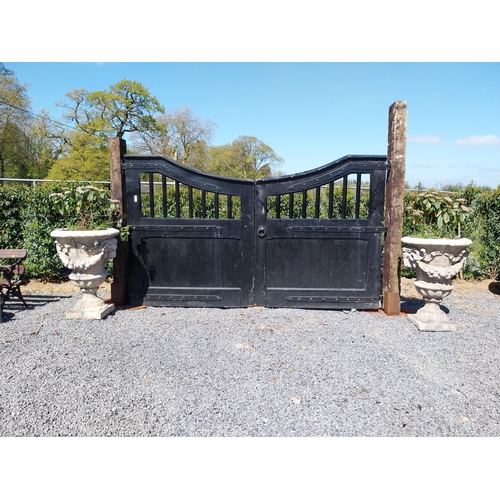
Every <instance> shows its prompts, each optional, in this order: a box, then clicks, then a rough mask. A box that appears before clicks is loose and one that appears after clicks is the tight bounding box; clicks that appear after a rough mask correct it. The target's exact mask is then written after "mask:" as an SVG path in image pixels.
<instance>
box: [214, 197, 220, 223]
mask: <svg viewBox="0 0 500 500" xmlns="http://www.w3.org/2000/svg"><path fill="white" fill-rule="evenodd" d="M214 204H215V207H214V208H215V218H216V219H218V218H219V193H215V201H214Z"/></svg>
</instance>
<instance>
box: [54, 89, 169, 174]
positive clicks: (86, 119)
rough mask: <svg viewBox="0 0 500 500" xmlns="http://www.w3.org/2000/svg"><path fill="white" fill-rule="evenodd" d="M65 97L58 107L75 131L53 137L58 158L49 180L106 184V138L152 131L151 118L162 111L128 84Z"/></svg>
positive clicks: (143, 92) (151, 98)
mask: <svg viewBox="0 0 500 500" xmlns="http://www.w3.org/2000/svg"><path fill="white" fill-rule="evenodd" d="M66 96H67V98H68V101H67V102H65V103H59V106H60V107H62V108H64V109H65V110H66V112H65V115H64V118H65V119H66V120H68V121H69V122H70V123H71V124H72V125H75V127H76V128H74V129H73V130H69V129H66V130H59V131H58V132H57V133H55V134H54V135H53V138H54V139H55V140H57V141H58V142H57V144H58V147H59V158H58V159H57V161H56V162H55V163H54V164H53V166H52V168H51V169H50V170H49V172H48V177H49V178H51V179H75V180H109V151H108V139H109V137H113V136H116V137H123V136H124V134H126V133H133V132H144V131H145V130H150V129H154V128H155V127H156V121H155V118H154V115H155V114H156V113H162V112H163V111H164V108H163V106H162V105H161V104H160V103H159V101H158V99H156V97H154V96H152V95H151V94H150V93H149V91H148V90H147V89H146V88H145V87H144V86H143V85H142V84H140V83H139V82H135V81H130V80H121V81H119V82H118V83H116V84H114V85H111V86H110V87H109V89H108V90H99V91H94V92H89V91H88V90H86V89H75V90H72V91H71V92H68V93H67V94H66Z"/></svg>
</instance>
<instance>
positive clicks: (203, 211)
mask: <svg viewBox="0 0 500 500" xmlns="http://www.w3.org/2000/svg"><path fill="white" fill-rule="evenodd" d="M201 218H202V219H206V218H207V192H206V191H205V190H204V189H203V190H202V192H201Z"/></svg>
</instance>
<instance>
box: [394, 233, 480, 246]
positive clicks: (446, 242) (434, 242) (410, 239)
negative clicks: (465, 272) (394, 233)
mask: <svg viewBox="0 0 500 500" xmlns="http://www.w3.org/2000/svg"><path fill="white" fill-rule="evenodd" d="M401 241H402V242H403V244H405V245H416V246H420V245H427V246H447V247H468V246H470V245H472V240H470V239H469V238H421V237H417V236H405V237H404V238H402V239H401Z"/></svg>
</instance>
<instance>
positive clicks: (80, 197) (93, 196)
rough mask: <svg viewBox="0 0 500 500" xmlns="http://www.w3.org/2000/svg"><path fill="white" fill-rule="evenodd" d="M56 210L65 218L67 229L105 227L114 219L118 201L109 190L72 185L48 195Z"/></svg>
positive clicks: (118, 205) (118, 204) (109, 225)
mask: <svg viewBox="0 0 500 500" xmlns="http://www.w3.org/2000/svg"><path fill="white" fill-rule="evenodd" d="M49 198H50V200H51V201H52V203H53V205H54V207H55V208H56V210H57V211H58V212H59V213H60V214H61V215H62V216H63V217H64V218H65V220H67V227H68V229H79V230H89V229H106V228H108V227H111V225H112V223H113V222H114V221H115V219H116V217H117V214H118V209H119V207H120V202H119V201H118V200H111V199H110V198H109V191H107V190H104V189H99V188H97V187H95V186H76V187H75V186H72V187H69V188H68V189H65V190H64V191H61V192H58V193H52V194H51V195H50V196H49Z"/></svg>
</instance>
